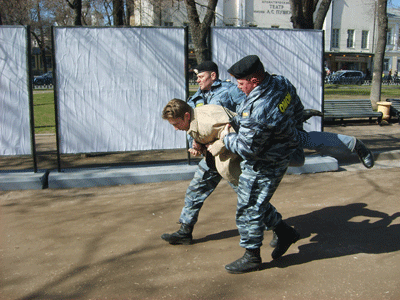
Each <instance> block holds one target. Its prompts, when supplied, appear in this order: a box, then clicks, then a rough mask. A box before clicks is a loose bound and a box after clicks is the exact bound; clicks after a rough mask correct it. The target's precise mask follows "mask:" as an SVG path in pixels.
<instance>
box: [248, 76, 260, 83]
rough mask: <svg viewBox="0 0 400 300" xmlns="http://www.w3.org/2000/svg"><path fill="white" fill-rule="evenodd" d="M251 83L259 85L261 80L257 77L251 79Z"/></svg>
mask: <svg viewBox="0 0 400 300" xmlns="http://www.w3.org/2000/svg"><path fill="white" fill-rule="evenodd" d="M250 82H251V83H252V84H254V85H259V84H260V79H258V78H257V77H251V79H250Z"/></svg>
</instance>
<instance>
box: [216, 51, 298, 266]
mask: <svg viewBox="0 0 400 300" xmlns="http://www.w3.org/2000/svg"><path fill="white" fill-rule="evenodd" d="M228 72H229V73H230V74H231V75H233V76H234V77H235V78H236V79H237V81H238V87H239V89H241V90H242V91H243V92H244V93H245V94H246V95H247V98H246V100H245V101H244V102H242V104H241V105H240V106H239V107H238V108H237V113H238V116H237V117H235V118H237V122H238V123H239V125H240V129H239V132H238V133H229V132H228V126H229V124H228V125H227V128H226V132H223V134H222V137H223V136H224V134H226V135H225V137H223V141H224V144H225V147H226V149H228V150H229V151H231V152H233V153H235V154H238V155H240V156H241V157H242V158H243V161H242V162H241V169H242V173H241V175H240V177H239V185H238V203H237V210H236V225H237V227H238V229H239V234H240V246H241V247H243V248H245V249H246V251H245V254H244V255H243V257H241V258H239V259H238V260H236V261H234V262H232V263H230V264H228V265H226V266H225V268H226V270H227V271H228V272H230V273H245V272H250V271H254V270H257V269H259V268H260V266H261V256H260V247H261V245H262V241H263V236H264V230H265V227H269V228H273V230H274V232H275V233H276V234H277V236H278V244H277V246H276V248H275V249H274V251H273V252H272V258H273V259H277V258H279V257H281V256H282V255H283V254H284V253H285V252H286V251H287V249H288V248H289V247H290V245H291V244H292V243H295V242H296V241H297V240H298V239H299V238H300V235H299V233H298V232H297V231H296V230H295V229H293V228H292V227H290V226H288V225H287V224H286V223H285V222H284V221H283V220H282V216H281V214H280V213H279V212H278V211H277V210H276V209H275V207H274V206H272V205H271V203H270V199H271V197H272V196H273V194H274V192H275V190H276V189H277V187H278V185H279V183H280V182H281V180H282V178H283V176H284V174H285V172H286V170H287V168H288V166H289V161H290V157H291V155H292V154H293V153H294V152H295V150H296V149H298V148H299V147H300V140H299V134H298V131H299V130H302V124H303V109H304V108H303V105H302V103H301V101H300V99H299V97H298V95H297V93H296V89H295V88H294V87H293V85H292V84H291V83H290V82H289V81H288V80H287V79H286V78H285V77H283V76H275V75H270V74H269V73H268V72H265V70H264V66H263V64H262V63H261V61H260V59H259V58H258V56H256V55H250V56H246V57H244V58H243V59H241V60H240V61H238V62H237V63H235V64H234V65H233V66H232V67H230V68H229V69H228ZM222 137H221V138H222Z"/></svg>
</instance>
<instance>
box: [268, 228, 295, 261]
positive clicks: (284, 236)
mask: <svg viewBox="0 0 400 300" xmlns="http://www.w3.org/2000/svg"><path fill="white" fill-rule="evenodd" d="M274 232H275V233H276V235H277V236H278V244H277V245H276V248H275V249H274V251H272V254H271V255H272V258H273V259H277V258H279V257H281V256H282V255H283V254H285V252H286V251H287V249H289V247H290V245H291V244H293V243H296V242H297V241H298V240H299V238H300V234H299V233H298V232H297V231H296V230H295V229H293V228H292V227H290V226H289V225H287V224H286V223H285V222H283V221H280V222H279V224H278V225H277V226H276V227H275V229H274Z"/></svg>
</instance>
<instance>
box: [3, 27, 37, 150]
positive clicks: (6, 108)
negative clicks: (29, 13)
mask: <svg viewBox="0 0 400 300" xmlns="http://www.w3.org/2000/svg"><path fill="white" fill-rule="evenodd" d="M27 52H28V37H27V28H25V27H23V26H0V155H26V154H31V151H32V148H31V127H30V110H29V76H28V70H29V68H28V55H27Z"/></svg>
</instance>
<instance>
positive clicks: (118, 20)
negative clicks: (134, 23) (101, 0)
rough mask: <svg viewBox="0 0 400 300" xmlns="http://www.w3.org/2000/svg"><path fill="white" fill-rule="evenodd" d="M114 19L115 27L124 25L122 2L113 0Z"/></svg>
mask: <svg viewBox="0 0 400 300" xmlns="http://www.w3.org/2000/svg"><path fill="white" fill-rule="evenodd" d="M113 18H114V25H115V26H120V25H124V7H123V4H122V0H113Z"/></svg>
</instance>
